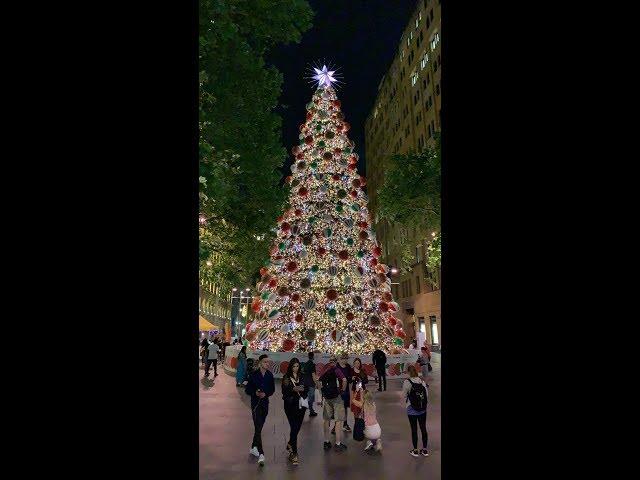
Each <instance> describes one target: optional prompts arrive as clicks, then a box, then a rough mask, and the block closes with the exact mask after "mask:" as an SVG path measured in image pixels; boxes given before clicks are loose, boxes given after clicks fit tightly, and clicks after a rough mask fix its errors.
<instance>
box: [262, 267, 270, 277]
mask: <svg viewBox="0 0 640 480" xmlns="http://www.w3.org/2000/svg"><path fill="white" fill-rule="evenodd" d="M268 272H269V270H267V267H262V268H261V269H260V276H261V277H264V276H265V275H266V274H267V273H268Z"/></svg>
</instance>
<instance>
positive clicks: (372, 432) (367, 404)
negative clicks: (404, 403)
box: [362, 390, 382, 452]
mask: <svg viewBox="0 0 640 480" xmlns="http://www.w3.org/2000/svg"><path fill="white" fill-rule="evenodd" d="M362 410H363V413H364V436H365V437H366V438H367V446H366V447H365V451H366V450H369V449H370V448H371V447H373V446H374V445H375V449H376V451H377V452H379V451H381V450H382V439H381V438H380V437H381V436H382V430H381V429H380V425H379V424H378V419H377V418H376V404H375V402H374V401H373V395H372V394H371V392H370V391H369V390H365V391H364V401H363V405H362Z"/></svg>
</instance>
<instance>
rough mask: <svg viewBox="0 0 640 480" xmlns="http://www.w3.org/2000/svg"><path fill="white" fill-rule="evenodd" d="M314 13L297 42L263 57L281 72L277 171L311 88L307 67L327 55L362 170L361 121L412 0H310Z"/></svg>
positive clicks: (294, 141)
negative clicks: (280, 155) (280, 150)
mask: <svg viewBox="0 0 640 480" xmlns="http://www.w3.org/2000/svg"><path fill="white" fill-rule="evenodd" d="M309 4H310V5H311V8H312V9H313V11H314V12H315V16H314V19H313V27H312V28H311V29H310V30H308V31H307V32H306V33H305V34H304V36H303V37H302V41H301V42H300V43H299V44H292V45H285V46H281V47H279V48H276V49H274V50H273V51H272V52H271V53H270V55H269V56H268V57H267V62H268V63H271V64H273V65H275V66H276V67H277V68H278V70H280V71H281V72H282V74H283V76H284V83H283V88H282V96H281V97H280V106H279V107H278V109H277V112H278V113H279V114H280V116H281V117H282V119H283V126H282V140H283V142H284V145H285V147H286V148H287V151H288V152H289V157H288V159H287V162H286V163H285V165H284V167H283V174H284V175H289V172H290V170H289V167H290V166H291V162H292V158H291V148H292V147H293V146H294V145H297V144H298V143H299V139H298V135H299V133H300V131H299V126H300V124H301V123H304V121H305V115H306V108H305V105H306V104H307V103H308V102H309V101H310V100H311V96H312V95H313V92H314V91H315V88H314V87H312V86H311V85H310V84H309V82H308V80H307V78H306V77H307V76H308V75H309V72H308V70H309V67H310V66H311V65H312V64H314V65H315V64H316V63H318V62H320V61H322V60H325V59H326V60H327V62H330V63H331V64H332V65H333V66H334V67H337V68H338V74H339V79H340V80H342V81H343V82H344V83H342V84H340V86H339V88H338V90H337V91H338V98H340V101H341V102H342V111H343V112H344V115H345V120H346V121H347V122H349V123H350V124H351V130H349V133H348V136H349V138H351V139H352V140H353V141H354V142H355V144H356V152H357V153H358V155H359V156H360V161H359V162H358V171H359V172H360V173H361V174H363V175H366V164H365V161H366V158H365V152H364V122H365V120H366V118H367V115H368V113H369V112H370V111H371V108H372V106H373V103H374V101H375V99H376V95H377V92H378V84H379V83H380V80H381V78H382V75H383V74H384V73H385V72H386V71H387V70H388V68H389V67H390V66H391V61H392V60H393V57H394V55H395V53H396V49H397V47H398V44H399V41H400V35H401V34H402V31H403V30H404V28H405V26H406V25H407V22H408V20H409V17H410V15H411V13H412V12H413V10H414V8H415V5H416V0H310V1H309Z"/></svg>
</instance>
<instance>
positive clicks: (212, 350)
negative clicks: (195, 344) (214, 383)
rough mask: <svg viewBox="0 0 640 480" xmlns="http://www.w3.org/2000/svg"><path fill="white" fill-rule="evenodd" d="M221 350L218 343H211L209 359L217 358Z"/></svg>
mask: <svg viewBox="0 0 640 480" xmlns="http://www.w3.org/2000/svg"><path fill="white" fill-rule="evenodd" d="M219 351H220V347H218V344H217V343H212V344H211V345H209V359H211V360H217V359H218V352H219Z"/></svg>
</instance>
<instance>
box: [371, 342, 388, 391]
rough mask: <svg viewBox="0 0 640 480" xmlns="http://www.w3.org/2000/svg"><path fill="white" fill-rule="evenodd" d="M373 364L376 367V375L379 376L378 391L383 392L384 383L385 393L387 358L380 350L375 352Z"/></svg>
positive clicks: (385, 389)
mask: <svg viewBox="0 0 640 480" xmlns="http://www.w3.org/2000/svg"><path fill="white" fill-rule="evenodd" d="M371 360H373V364H374V365H375V366H376V373H377V374H378V391H379V392H381V391H382V385H383V383H384V391H385V392H386V391H387V369H386V367H387V356H386V355H385V354H384V352H383V351H382V350H380V349H378V350H376V351H375V352H373V355H372V357H371Z"/></svg>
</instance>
